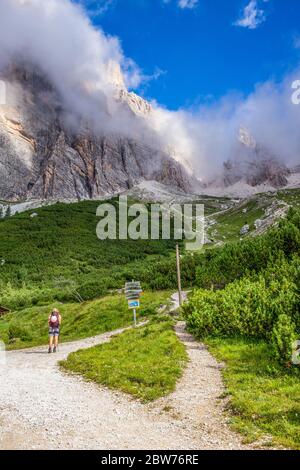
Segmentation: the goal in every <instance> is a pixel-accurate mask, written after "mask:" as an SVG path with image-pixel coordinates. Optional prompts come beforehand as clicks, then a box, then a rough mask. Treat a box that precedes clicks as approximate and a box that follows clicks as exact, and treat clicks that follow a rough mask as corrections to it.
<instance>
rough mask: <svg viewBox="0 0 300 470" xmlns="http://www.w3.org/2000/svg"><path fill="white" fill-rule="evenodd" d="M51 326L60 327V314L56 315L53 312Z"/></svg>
mask: <svg viewBox="0 0 300 470" xmlns="http://www.w3.org/2000/svg"><path fill="white" fill-rule="evenodd" d="M50 326H51V327H52V328H58V327H59V317H58V315H54V314H53V313H51V315H50Z"/></svg>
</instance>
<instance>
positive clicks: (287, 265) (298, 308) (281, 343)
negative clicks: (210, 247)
mask: <svg viewBox="0 0 300 470" xmlns="http://www.w3.org/2000/svg"><path fill="white" fill-rule="evenodd" d="M299 220H300V217H299V212H296V211H291V212H290V214H289V216H288V218H287V220H285V221H282V222H281V223H280V225H279V227H277V228H273V229H272V230H271V231H270V232H269V233H268V234H266V235H265V236H263V237H261V238H260V239H256V240H249V241H248V242H245V243H241V244H239V245H236V246H235V247H234V249H233V247H232V246H225V247H224V248H223V249H221V250H219V251H218V253H216V254H213V255H212V258H214V263H213V267H212V277H211V278H210V281H212V278H214V280H216V279H218V280H219V281H220V280H221V276H223V280H222V283H224V284H225V286H224V287H223V289H220V288H219V287H220V285H218V289H216V285H215V284H214V283H213V282H212V283H211V284H210V283H209V284H210V285H211V289H210V290H208V289H196V290H195V291H194V292H193V294H192V295H191V297H190V302H189V304H188V305H185V306H184V309H183V310H184V315H185V317H186V319H187V323H188V327H189V329H190V330H191V331H192V332H193V333H194V334H195V335H197V336H198V337H201V338H204V337H208V336H213V337H216V336H219V337H234V336H242V337H247V338H249V337H251V338H257V339H264V340H266V341H268V342H270V343H271V344H272V347H273V351H274V356H276V357H277V358H278V360H280V361H281V362H285V363H287V362H289V360H291V355H292V343H293V341H294V339H295V338H296V337H297V335H299V334H300V257H299V253H300V230H299ZM247 248H248V249H249V251H247ZM256 249H257V251H256ZM234 252H235V253H236V255H237V256H236V257H235V256H233V253H234ZM206 256H210V255H209V254H208V255H206ZM226 266H228V270H226ZM205 269H206V273H208V267H205ZM223 273H224V274H223ZM204 276H205V273H204V268H203V265H202V266H200V268H199V269H198V277H197V279H198V282H199V279H200V278H201V279H202V282H203V279H204ZM231 277H232V279H234V278H237V279H236V280H234V281H232V282H229V279H231ZM203 284H204V285H205V284H207V282H203ZM217 284H218V283H217Z"/></svg>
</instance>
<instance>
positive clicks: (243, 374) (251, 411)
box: [206, 339, 300, 450]
mask: <svg viewBox="0 0 300 470" xmlns="http://www.w3.org/2000/svg"><path fill="white" fill-rule="evenodd" d="M206 343H207V344H208V346H209V348H210V351H211V352H212V353H213V354H214V355H215V356H216V357H217V358H218V359H219V360H222V361H225V362H226V365H227V367H226V369H224V373H223V374H224V380H225V384H226V387H227V389H228V393H229V395H230V397H231V400H230V405H231V408H232V411H233V414H232V418H231V421H232V425H233V427H234V428H235V429H236V430H237V431H239V432H241V433H242V434H244V435H245V437H246V440H247V441H250V442H251V441H254V440H258V439H261V440H262V442H265V443H266V445H270V446H271V445H279V446H284V447H286V448H293V449H298V450H299V449H300V371H299V369H291V370H287V369H284V368H281V367H280V366H279V365H278V363H276V361H274V359H272V356H271V354H270V352H269V350H268V345H267V344H266V343H264V342H257V341H250V340H245V339H209V340H207V341H206Z"/></svg>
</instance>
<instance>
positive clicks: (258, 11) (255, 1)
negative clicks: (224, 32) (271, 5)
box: [235, 0, 269, 29]
mask: <svg viewBox="0 0 300 470" xmlns="http://www.w3.org/2000/svg"><path fill="white" fill-rule="evenodd" d="M262 1H263V3H267V2H268V1H269V0H262ZM260 3H261V2H259V0H250V3H248V5H246V6H245V8H244V10H243V12H242V16H241V17H240V18H239V19H238V20H237V21H236V22H235V25H236V26H240V27H242V28H248V29H256V28H258V26H259V25H261V24H262V23H264V22H265V21H266V15H265V11H264V10H263V9H262V8H260Z"/></svg>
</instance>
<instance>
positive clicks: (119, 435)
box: [0, 323, 244, 450]
mask: <svg viewBox="0 0 300 470" xmlns="http://www.w3.org/2000/svg"><path fill="white" fill-rule="evenodd" d="M121 331H122V330H118V331H115V332H112V333H107V334H103V335H100V336H97V337H95V338H89V339H84V340H81V341H76V342H73V343H65V344H62V345H61V346H60V348H59V352H58V353H57V354H47V350H46V349H45V348H43V347H42V348H41V347H39V348H34V349H30V350H22V351H11V352H8V353H7V365H6V366H1V367H0V384H1V388H0V449H101V450H104V449H110V450H114V449H122V450H124V449H149V450H150V449H171V450H175V449H176V450H177V449H178V450H180V449H190V450H200V449H241V448H244V446H242V444H241V441H240V438H239V437H238V436H237V435H235V434H233V433H232V432H231V431H230V430H229V429H228V426H227V424H226V422H225V419H224V417H223V414H222V405H221V402H220V400H218V397H219V396H220V394H221V393H222V391H223V386H222V381H221V376H220V370H219V368H220V367H219V365H218V363H217V362H216V360H215V359H213V358H212V356H211V355H210V354H209V353H208V351H207V350H206V349H205V347H204V346H203V345H201V344H199V343H197V342H195V341H194V340H193V338H192V337H191V336H190V335H189V334H187V333H186V332H185V330H184V324H183V323H178V325H177V327H176V332H177V334H178V335H179V337H180V339H181V340H182V341H183V342H184V343H185V344H186V347H187V350H188V353H189V356H190V362H189V364H188V367H187V368H186V370H185V373H184V376H183V377H182V380H181V381H180V383H179V384H178V387H177V390H176V391H175V392H174V393H173V394H171V395H170V396H168V397H166V398H163V399H160V400H158V401H157V402H155V403H152V404H150V405H143V404H141V403H139V402H138V401H135V400H133V399H131V398H130V397H128V396H127V395H124V394H122V393H119V392H114V391H111V390H108V389H105V388H104V387H101V386H98V385H96V384H93V383H89V382H86V381H84V380H83V379H82V378H80V377H78V376H74V375H69V374H65V373H63V372H62V371H60V370H59V368H58V365H57V361H58V360H61V359H65V358H66V357H67V356H68V354H69V353H70V352H72V351H76V350H78V349H82V348H87V347H90V346H93V345H95V344H99V343H103V342H105V341H108V340H109V339H110V337H111V336H112V335H113V334H118V333H120V332H121Z"/></svg>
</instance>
